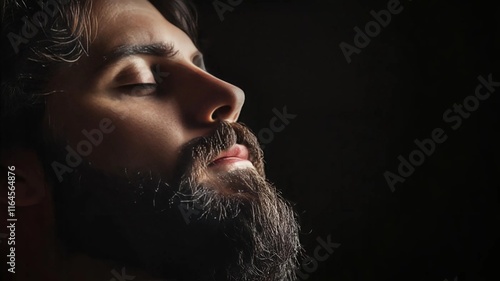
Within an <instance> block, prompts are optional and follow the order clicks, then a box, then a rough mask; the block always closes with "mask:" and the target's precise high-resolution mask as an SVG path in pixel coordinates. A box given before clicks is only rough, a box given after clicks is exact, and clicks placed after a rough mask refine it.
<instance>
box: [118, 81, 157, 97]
mask: <svg viewBox="0 0 500 281" xmlns="http://www.w3.org/2000/svg"><path fill="white" fill-rule="evenodd" d="M120 89H121V91H122V92H123V93H125V94H127V95H130V96H135V97H144V96H150V95H154V94H155V93H156V90H157V89H158V84H156V83H138V84H129V85H123V86H121V87H120Z"/></svg>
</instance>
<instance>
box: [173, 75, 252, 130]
mask: <svg viewBox="0 0 500 281" xmlns="http://www.w3.org/2000/svg"><path fill="white" fill-rule="evenodd" d="M190 71H192V73H191V74H190V75H188V77H189V78H188V79H187V80H185V83H186V87H183V88H184V89H186V91H187V92H184V93H183V94H182V96H183V99H182V100H183V103H184V104H183V108H184V113H185V118H186V119H187V121H188V122H195V123H197V125H207V124H211V123H216V122H220V121H228V122H235V121H236V120H237V119H238V117H239V114H240V111H241V108H242V107H243V103H244V101H245V94H244V92H243V90H242V89H240V88H239V87H237V86H235V85H232V84H230V83H228V82H225V81H223V80H221V79H219V78H217V77H215V76H213V75H211V74H209V73H207V72H205V71H202V70H201V69H199V68H196V69H191V70H190Z"/></svg>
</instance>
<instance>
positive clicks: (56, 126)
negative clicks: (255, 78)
mask: <svg viewBox="0 0 500 281" xmlns="http://www.w3.org/2000/svg"><path fill="white" fill-rule="evenodd" d="M92 15H93V16H94V17H95V22H96V25H95V30H94V34H95V40H94V41H92V43H91V46H90V49H89V56H88V57H87V56H84V57H82V58H81V59H80V60H79V61H78V62H76V63H73V64H71V65H70V66H64V67H62V68H61V69H60V71H59V72H58V73H56V75H54V77H53V79H52V81H51V83H50V87H51V88H52V89H53V90H54V92H53V93H52V94H51V95H49V96H48V98H47V103H46V113H45V134H46V143H45V149H46V151H45V152H46V153H45V154H46V159H45V160H46V165H47V166H48V167H50V168H49V169H51V170H52V171H53V173H54V174H55V175H56V177H55V181H54V187H53V190H54V196H55V209H56V222H57V224H58V230H59V237H60V239H61V240H62V242H63V244H64V245H65V247H66V249H67V251H68V252H69V253H70V254H75V253H76V254H85V255H89V256H91V257H94V258H98V259H106V260H113V261H118V262H123V263H126V264H127V265H129V266H132V267H136V268H139V269H143V270H146V271H148V272H149V273H151V274H152V275H155V276H157V277H160V278H167V277H176V278H179V279H185V280H189V278H193V279H199V280H213V279H212V278H214V279H215V280H225V279H230V280H240V279H241V280H282V279H284V278H289V277H290V276H292V274H293V268H294V264H295V262H296V255H297V252H298V251H299V249H300V245H299V242H298V225H297V223H296V220H295V216H294V213H293V211H292V210H291V208H290V206H289V204H288V203H287V202H286V201H285V200H283V199H282V198H281V196H280V195H279V194H278V193H277V191H276V190H275V188H274V187H273V186H272V185H271V184H270V183H269V182H267V180H266V179H265V175H264V168H263V166H264V165H263V156H262V151H261V149H260V148H259V144H258V141H257V139H256V137H255V136H254V135H253V134H252V133H251V132H250V131H249V130H248V129H247V128H246V127H245V126H244V125H242V124H239V123H236V120H237V118H238V116H239V113H240V110H241V107H242V105H243V101H244V95H243V92H242V91H241V90H240V89H239V88H237V87H235V86H233V85H231V84H228V83H226V82H224V81H222V80H220V79H217V78H216V77H214V76H212V75H210V74H209V73H207V72H206V71H205V69H204V66H203V61H202V57H201V54H200V53H199V51H198V50H197V49H196V47H195V46H194V45H193V43H192V41H191V40H190V39H189V37H188V36H187V35H186V34H185V33H184V32H182V31H181V30H180V29H178V28H177V27H175V26H174V25H172V24H171V23H169V22H168V21H167V20H166V19H165V18H164V17H163V16H162V14H161V13H160V12H159V11H158V10H157V9H156V8H155V7H154V6H153V5H152V4H150V3H149V2H148V1H146V0H102V1H93V7H92ZM79 158H81V160H82V161H80V160H79ZM54 163H58V165H54ZM231 278H233V279H231Z"/></svg>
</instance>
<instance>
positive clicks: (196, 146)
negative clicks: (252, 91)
mask: <svg viewBox="0 0 500 281" xmlns="http://www.w3.org/2000/svg"><path fill="white" fill-rule="evenodd" d="M235 144H241V145H244V146H246V147H247V149H248V152H249V159H248V160H249V161H250V162H252V164H253V165H254V167H255V169H256V170H257V172H258V173H259V175H261V176H262V177H265V171H264V153H263V151H262V149H261V148H260V145H259V141H258V140H257V137H256V136H255V134H254V133H253V132H252V131H251V130H250V129H249V128H248V127H247V126H246V125H245V124H243V123H235V122H232V123H230V122H226V121H222V122H220V123H219V124H218V126H217V127H216V129H215V130H214V132H213V133H211V134H210V135H208V136H202V137H198V138H195V139H193V140H191V141H189V142H188V143H186V144H185V145H184V146H183V147H182V148H181V153H180V157H179V161H178V164H177V168H176V170H175V171H174V179H175V180H174V183H179V182H180V180H181V177H182V176H183V175H185V174H192V175H199V174H200V173H202V172H203V171H204V170H205V169H206V168H207V166H208V165H209V164H210V163H211V162H212V161H213V160H214V159H215V158H216V157H217V156H218V155H219V154H220V153H222V152H223V151H225V150H227V149H229V148H231V147H232V146H233V145H235Z"/></svg>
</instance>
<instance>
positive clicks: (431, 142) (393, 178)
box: [384, 73, 500, 192]
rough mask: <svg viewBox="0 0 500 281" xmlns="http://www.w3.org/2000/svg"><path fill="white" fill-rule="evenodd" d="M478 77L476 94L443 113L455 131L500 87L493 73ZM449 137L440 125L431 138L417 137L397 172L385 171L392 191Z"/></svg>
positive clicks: (446, 121)
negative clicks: (420, 138) (421, 138)
mask: <svg viewBox="0 0 500 281" xmlns="http://www.w3.org/2000/svg"><path fill="white" fill-rule="evenodd" d="M477 79H478V80H479V83H478V84H477V86H476V89H475V91H474V94H472V95H469V96H467V97H465V99H464V100H463V101H462V102H461V103H459V104H457V103H455V104H453V106H452V107H451V108H449V109H447V110H446V111H445V112H444V113H443V121H444V122H445V123H447V124H448V125H449V126H450V128H451V129H452V130H453V131H456V130H458V129H459V128H460V127H461V126H462V124H463V120H464V119H468V118H470V116H471V114H472V113H473V112H475V111H476V110H477V109H478V108H479V105H480V104H481V102H484V101H485V100H487V99H488V98H489V97H490V96H491V94H492V93H494V92H495V90H496V89H495V88H498V87H500V82H496V81H493V77H492V74H491V73H490V74H489V75H488V77H487V78H484V77H483V76H481V75H480V76H478V77H477ZM447 139H448V135H447V134H446V132H445V130H444V129H442V128H439V127H438V128H435V129H434V130H432V132H431V136H430V137H429V138H425V139H423V140H419V139H415V140H414V143H415V146H416V148H415V149H414V150H413V151H411V152H410V153H409V154H408V158H405V157H403V155H399V156H398V160H399V165H398V170H397V173H393V172H390V171H385V173H384V178H385V180H386V182H387V185H388V186H389V188H390V189H391V191H392V192H394V191H396V187H395V186H396V184H397V183H403V182H405V180H406V179H407V178H408V177H410V176H411V175H412V174H413V173H414V172H415V169H416V167H419V166H421V165H423V164H424V162H425V160H426V159H427V158H428V157H430V156H432V155H433V154H434V152H435V151H436V148H437V145H438V144H442V143H444V142H445V141H446V140H447Z"/></svg>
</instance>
